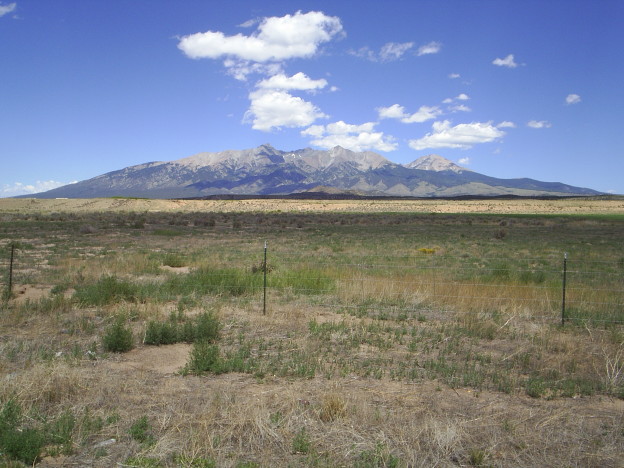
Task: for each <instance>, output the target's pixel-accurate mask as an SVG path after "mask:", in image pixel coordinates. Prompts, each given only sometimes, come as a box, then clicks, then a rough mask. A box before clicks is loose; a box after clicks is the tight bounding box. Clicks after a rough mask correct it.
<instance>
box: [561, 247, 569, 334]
mask: <svg viewBox="0 0 624 468" xmlns="http://www.w3.org/2000/svg"><path fill="white" fill-rule="evenodd" d="M567 272H568V254H567V252H565V253H564V254H563V290H562V294H561V325H565V318H566V317H565V311H566V276H567Z"/></svg>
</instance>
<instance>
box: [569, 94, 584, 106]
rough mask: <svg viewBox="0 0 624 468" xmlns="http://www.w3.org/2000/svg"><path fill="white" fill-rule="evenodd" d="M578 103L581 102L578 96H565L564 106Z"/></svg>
mask: <svg viewBox="0 0 624 468" xmlns="http://www.w3.org/2000/svg"><path fill="white" fill-rule="evenodd" d="M579 102H581V96H579V95H578V94H568V95H567V96H566V104H568V105H570V104H578V103H579Z"/></svg>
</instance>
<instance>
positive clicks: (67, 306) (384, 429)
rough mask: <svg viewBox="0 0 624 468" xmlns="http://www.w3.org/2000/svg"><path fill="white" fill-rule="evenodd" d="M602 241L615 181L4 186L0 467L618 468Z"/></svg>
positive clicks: (615, 201)
mask: <svg viewBox="0 0 624 468" xmlns="http://www.w3.org/2000/svg"><path fill="white" fill-rule="evenodd" d="M622 239H624V200H623V199H621V198H618V197H607V198H590V199H581V198H573V199H556V200H534V199H512V200H502V199H493V200H459V201H441V200H365V201H364V200H357V201H350V200H347V201H345V200H301V201H295V200H207V201H199V200H197V201H191V200H142V199H140V200H136V199H93V200H86V199H85V200H42V199H0V288H1V289H2V293H3V297H4V300H3V302H1V304H2V306H1V308H0V465H2V466H4V465H6V466H13V467H17V466H30V465H33V464H37V466H92V467H110V466H132V467H160V466H184V467H238V468H243V467H247V468H250V467H299V466H301V467H307V466H310V467H312V466H313V467H336V466H344V467H408V466H409V467H416V466H423V467H430V466H438V467H454V466H497V467H510V466H518V467H520V466H522V467H526V466H536V467H538V466H539V467H542V466H570V467H581V466H583V467H585V466H589V467H620V466H624V463H623V461H622V453H624V290H623V287H622V284H624V250H623V248H622ZM11 252H12V254H13V257H14V258H13V264H12V265H11V264H10V255H11ZM9 272H10V274H11V279H10V281H9V280H8V276H9ZM564 272H565V273H564ZM9 282H10V284H11V287H10V289H9ZM564 291H565V293H564ZM562 293H563V294H565V296H562ZM3 464H4V465H3Z"/></svg>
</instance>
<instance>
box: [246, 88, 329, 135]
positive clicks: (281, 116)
mask: <svg viewBox="0 0 624 468" xmlns="http://www.w3.org/2000/svg"><path fill="white" fill-rule="evenodd" d="M249 99H250V100H251V105H250V106H249V109H248V110H247V112H246V113H245V117H244V119H243V121H244V122H251V124H252V125H251V128H253V129H254V130H262V131H265V132H266V131H270V130H272V129H274V128H276V129H280V128H282V127H307V126H308V125H311V124H312V123H314V121H315V120H316V119H320V118H326V117H327V115H325V114H323V112H321V110H320V109H319V108H317V107H316V106H315V105H314V104H312V103H311V102H308V101H305V100H304V99H302V98H300V97H297V96H293V95H291V94H290V93H288V92H286V91H284V90H278V89H258V90H256V91H253V92H252V93H250V94H249Z"/></svg>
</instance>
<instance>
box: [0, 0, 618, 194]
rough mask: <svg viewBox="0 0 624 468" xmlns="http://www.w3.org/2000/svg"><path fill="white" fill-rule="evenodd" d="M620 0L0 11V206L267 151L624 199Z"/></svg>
mask: <svg viewBox="0 0 624 468" xmlns="http://www.w3.org/2000/svg"><path fill="white" fill-rule="evenodd" d="M623 24H624V1H621V0H593V1H590V0H584V1H578V0H540V1H531V0H522V1H517V0H514V1H506V0H455V1H452V0H449V1H445V0H432V1H423V0H405V1H396V0H386V1H384V2H381V1H368V0H360V1H357V2H355V1H354V2H351V1H336V0H332V1H297V0H288V1H271V2H260V1H236V0H233V1H218V2H217V1H209V0H206V1H198V0H188V1H173V0H167V1H165V0H132V1H122V0H116V1H112V0H111V1H103V0H102V1H95V0H54V1H52V0H15V1H11V0H9V1H7V0H0V161H1V162H2V165H1V170H0V196H3V197H7V196H13V195H19V194H25V193H29V192H34V191H42V190H47V189H50V188H53V187H55V186H59V185H63V184H66V183H70V182H72V181H78V180H84V179H88V178H91V177H94V176H96V175H99V174H103V173H105V172H109V171H113V170H116V169H121V168H123V167H126V166H131V165H134V164H140V163H144V162H148V161H169V160H175V159H180V158H183V157H187V156H190V155H193V154H195V153H198V152H204V151H208V152H216V151H222V150H226V149H246V148H252V147H256V146H258V145H261V144H264V143H271V144H272V145H273V146H274V147H276V148H278V149H282V150H293V149H299V148H305V147H314V148H330V147H333V146H336V145H341V146H343V147H346V148H350V149H353V150H356V151H362V150H372V151H376V152H378V153H380V154H382V155H383V156H385V157H386V158H388V159H390V160H391V161H394V162H397V163H407V162H410V161H413V160H415V159H417V158H418V157H421V156H425V155H428V154H439V155H441V156H444V157H446V158H448V159H450V160H452V161H454V162H456V163H459V164H461V165H463V166H465V167H467V168H469V169H472V170H474V171H477V172H480V173H483V174H487V175H490V176H494V177H501V178H516V177H531V178H534V179H539V180H543V181H558V182H564V183H568V184H571V185H577V186H583V187H590V188H593V189H596V190H601V191H605V192H607V191H608V192H613V193H624V176H623V174H624V138H623V137H622V124H623V120H624V119H623V117H624V87H623V86H622V83H624V28H623V27H622V25H623Z"/></svg>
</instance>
